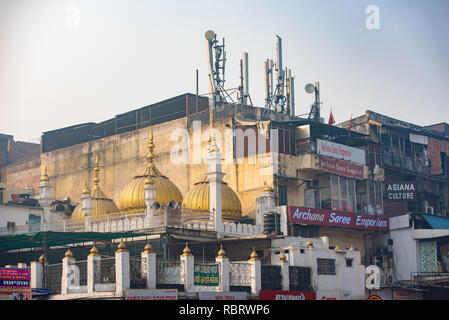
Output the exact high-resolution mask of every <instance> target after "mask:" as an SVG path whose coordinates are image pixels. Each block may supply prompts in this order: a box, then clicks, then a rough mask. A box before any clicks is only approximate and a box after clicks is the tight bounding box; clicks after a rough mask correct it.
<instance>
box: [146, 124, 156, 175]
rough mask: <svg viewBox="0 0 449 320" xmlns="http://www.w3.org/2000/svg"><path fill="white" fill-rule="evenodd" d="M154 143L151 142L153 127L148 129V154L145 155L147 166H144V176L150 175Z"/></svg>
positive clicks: (152, 164) (152, 165)
mask: <svg viewBox="0 0 449 320" xmlns="http://www.w3.org/2000/svg"><path fill="white" fill-rule="evenodd" d="M155 147H156V146H155V144H154V142H153V129H150V142H149V143H148V155H147V166H146V168H145V172H144V174H143V175H144V176H147V177H148V178H150V176H151V172H152V168H153V167H154V163H153V161H154V158H155V157H154V153H153V150H154V148H155Z"/></svg>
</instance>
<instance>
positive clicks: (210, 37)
mask: <svg viewBox="0 0 449 320" xmlns="http://www.w3.org/2000/svg"><path fill="white" fill-rule="evenodd" d="M204 36H205V37H206V39H207V40H209V41H212V40H214V39H215V32H213V31H212V30H207V31H206V33H205V34H204Z"/></svg>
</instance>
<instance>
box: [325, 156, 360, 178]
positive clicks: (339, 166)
mask: <svg viewBox="0 0 449 320" xmlns="http://www.w3.org/2000/svg"><path fill="white" fill-rule="evenodd" d="M320 160H321V170H323V171H326V172H329V173H333V174H336V175H338V176H342V177H346V178H351V179H357V180H364V177H363V166H362V165H359V164H354V163H350V162H347V161H344V160H338V159H332V158H328V157H320Z"/></svg>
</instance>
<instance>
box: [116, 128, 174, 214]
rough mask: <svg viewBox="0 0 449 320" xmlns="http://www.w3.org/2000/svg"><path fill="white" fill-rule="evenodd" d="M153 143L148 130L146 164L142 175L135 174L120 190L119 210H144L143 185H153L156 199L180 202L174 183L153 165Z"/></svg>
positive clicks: (151, 132) (151, 133)
mask: <svg viewBox="0 0 449 320" xmlns="http://www.w3.org/2000/svg"><path fill="white" fill-rule="evenodd" d="M154 146H155V145H154V143H153V131H150V143H149V144H148V149H149V150H150V151H149V153H148V156H147V160H148V164H147V166H146V168H145V171H144V173H143V175H141V176H135V177H134V179H133V180H132V181H131V182H129V183H128V184H127V185H126V186H125V187H124V188H123V191H122V194H121V195H120V200H119V207H120V211H121V212H142V211H145V209H146V205H145V201H144V198H145V192H144V187H145V185H154V187H155V188H156V201H157V202H159V203H161V204H165V203H168V202H170V201H172V200H173V201H176V202H182V194H181V191H179V189H178V188H177V187H176V185H175V184H174V183H173V182H171V181H170V180H169V179H168V178H167V177H166V176H164V175H163V174H162V173H161V172H160V171H159V170H158V169H157V168H156V166H155V165H154V163H153V160H154V154H153V149H154Z"/></svg>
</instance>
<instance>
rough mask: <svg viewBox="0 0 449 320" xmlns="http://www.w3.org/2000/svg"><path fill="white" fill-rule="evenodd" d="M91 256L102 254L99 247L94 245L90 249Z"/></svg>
mask: <svg viewBox="0 0 449 320" xmlns="http://www.w3.org/2000/svg"><path fill="white" fill-rule="evenodd" d="M89 256H94V257H98V256H100V255H99V254H98V249H97V247H95V246H93V247H92V249H90V253H89Z"/></svg>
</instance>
